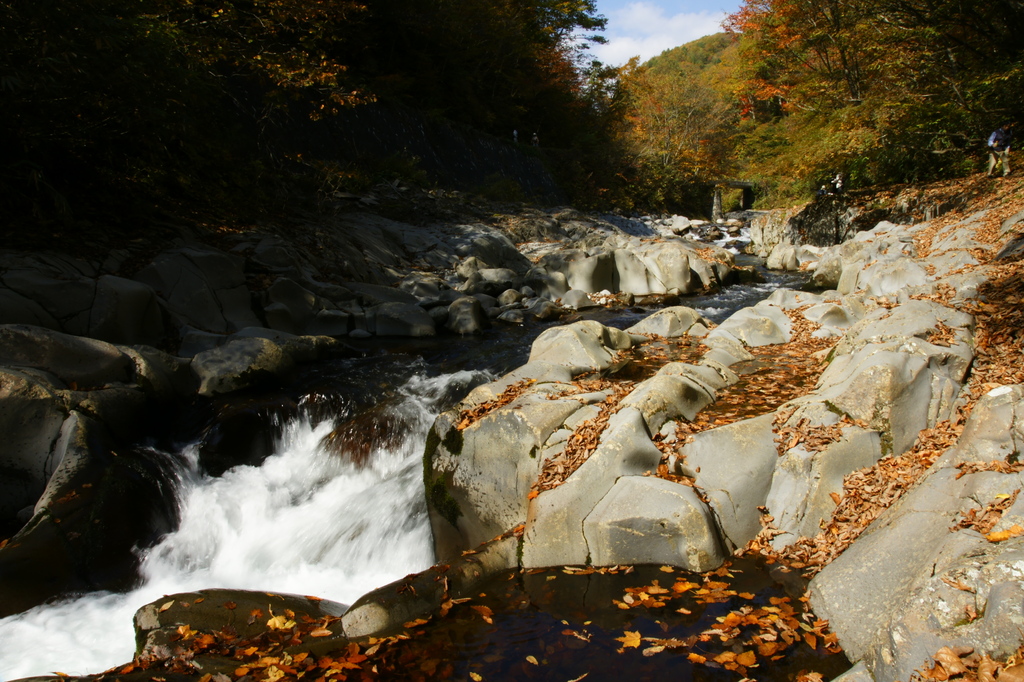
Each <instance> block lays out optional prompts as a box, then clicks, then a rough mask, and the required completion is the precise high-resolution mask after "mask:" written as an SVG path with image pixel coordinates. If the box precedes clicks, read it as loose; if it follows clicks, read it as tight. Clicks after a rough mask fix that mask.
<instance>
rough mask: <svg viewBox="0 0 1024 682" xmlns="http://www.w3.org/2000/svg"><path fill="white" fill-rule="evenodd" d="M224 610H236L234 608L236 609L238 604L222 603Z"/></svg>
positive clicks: (231, 602)
mask: <svg viewBox="0 0 1024 682" xmlns="http://www.w3.org/2000/svg"><path fill="white" fill-rule="evenodd" d="M224 608H226V609H236V608H238V604H236V603H235V602H233V601H226V602H224Z"/></svg>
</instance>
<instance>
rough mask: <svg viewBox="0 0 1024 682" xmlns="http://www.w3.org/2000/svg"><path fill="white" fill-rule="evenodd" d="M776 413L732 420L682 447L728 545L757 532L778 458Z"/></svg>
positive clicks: (743, 541)
mask: <svg viewBox="0 0 1024 682" xmlns="http://www.w3.org/2000/svg"><path fill="white" fill-rule="evenodd" d="M774 418H775V415H774V414H766V415H762V416H760V417H754V418H753V419H744V420H743V421H739V422H733V423H732V424H728V425H726V426H720V427H718V428H716V429H711V430H709V431H703V432H701V433H698V434H696V435H694V437H693V442H691V443H689V444H687V445H685V446H684V447H683V450H682V452H683V455H684V456H685V457H686V463H687V465H688V466H689V467H690V468H691V469H693V470H694V471H695V472H697V477H696V478H697V486H698V487H699V488H701V489H702V490H703V491H704V492H705V494H706V495H707V497H708V500H709V501H710V503H711V508H712V509H713V510H714V512H715V516H716V518H717V519H718V523H719V526H720V528H721V531H722V535H723V539H724V540H725V542H726V546H727V547H728V548H729V549H730V550H733V549H737V548H740V547H743V546H744V545H746V544H747V543H748V542H750V541H751V540H752V539H754V537H755V536H756V535H757V534H758V533H759V532H760V531H761V522H760V518H761V515H760V513H759V512H758V509H757V508H758V507H763V506H764V504H765V501H766V500H767V498H768V492H769V490H770V489H771V480H772V472H773V471H774V469H775V464H776V462H777V461H778V459H779V453H778V451H777V450H776V448H775V441H774V434H773V433H772V420H773V419H774Z"/></svg>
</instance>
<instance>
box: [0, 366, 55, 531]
mask: <svg viewBox="0 0 1024 682" xmlns="http://www.w3.org/2000/svg"><path fill="white" fill-rule="evenodd" d="M67 412H68V410H67V407H66V405H65V402H64V400H63V399H62V397H61V396H60V395H59V394H58V393H57V392H56V391H55V390H54V389H53V388H52V387H51V386H48V385H47V384H45V383H43V382H41V381H40V380H39V379H38V378H36V377H32V376H29V375H26V374H23V373H21V372H18V371H16V370H12V369H6V368H0V433H3V434H4V443H3V446H2V447H0V518H5V519H11V518H14V516H15V514H17V513H18V511H19V510H21V509H22V508H24V507H26V506H29V505H33V504H35V502H36V500H37V499H38V498H39V495H40V494H41V493H42V491H43V488H44V487H45V486H46V482H47V480H49V478H50V475H51V474H52V473H53V472H54V470H55V469H56V467H57V464H58V463H59V460H60V457H59V456H55V455H54V454H53V449H54V444H55V443H56V441H57V440H58V438H59V435H60V432H61V426H62V425H63V423H64V420H65V418H66V416H67Z"/></svg>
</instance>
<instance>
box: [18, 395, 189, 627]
mask: <svg viewBox="0 0 1024 682" xmlns="http://www.w3.org/2000/svg"><path fill="white" fill-rule="evenodd" d="M54 453H55V460H56V461H58V462H59V463H60V464H59V466H58V468H57V470H56V471H55V472H54V474H53V476H52V477H51V479H50V481H49V482H48V483H47V487H46V490H45V491H44V492H43V494H42V496H41V497H40V499H39V502H38V503H37V504H36V507H35V513H34V515H33V517H32V519H31V520H30V521H29V522H28V523H27V524H26V526H25V527H24V528H22V529H21V531H19V532H18V534H17V535H15V536H14V537H13V538H11V540H10V542H9V543H8V544H7V546H6V547H4V548H2V549H0V616H7V615H10V614H12V613H17V612H19V611H22V610H24V609H27V608H30V607H32V606H35V605H37V604H40V603H42V602H44V601H46V600H48V599H50V598H52V597H55V596H58V595H61V594H64V593H67V592H69V591H77V590H98V589H107V590H122V589H126V588H128V587H129V586H130V585H132V584H133V583H134V581H135V580H136V579H137V576H136V569H137V567H138V563H139V555H138V553H137V552H136V549H137V548H139V547H147V546H149V545H151V544H152V543H153V542H155V541H156V540H157V539H158V538H159V537H160V536H162V535H163V534H165V533H167V532H169V531H170V530H171V529H172V528H173V526H174V524H175V516H176V510H175V502H174V499H173V494H172V493H171V491H170V490H169V489H168V488H167V486H166V485H165V483H164V481H165V479H166V478H167V477H168V476H169V475H170V471H169V466H170V465H169V463H168V462H166V461H165V460H163V459H162V458H161V457H160V455H159V454H156V453H153V452H147V451H142V450H132V449H123V448H118V449H117V451H116V454H115V450H114V449H113V444H112V441H111V440H110V437H109V434H108V433H107V432H106V430H105V429H104V428H103V426H102V425H101V424H99V423H97V422H96V421H94V420H92V419H90V418H88V417H85V416H84V415H81V414H79V413H75V412H73V413H72V414H71V415H70V416H69V417H68V419H67V420H66V421H65V423H64V424H63V425H62V428H61V432H60V438H59V439H58V441H57V443H56V444H55V446H54ZM98 519H102V523H96V520H98Z"/></svg>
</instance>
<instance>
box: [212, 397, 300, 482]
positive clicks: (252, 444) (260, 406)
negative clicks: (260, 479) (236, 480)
mask: <svg viewBox="0 0 1024 682" xmlns="http://www.w3.org/2000/svg"><path fill="white" fill-rule="evenodd" d="M297 413H298V405H297V404H296V403H295V402H294V401H293V400H291V399H289V398H281V399H277V400H274V399H257V398H235V399H232V398H221V399H220V400H219V401H218V404H217V405H216V406H215V407H214V416H213V419H212V420H211V423H210V424H209V426H207V427H206V428H205V429H204V430H203V433H202V435H201V440H200V443H199V463H200V465H201V466H202V467H203V470H204V471H206V473H208V474H210V475H211V476H220V475H221V474H223V473H224V472H225V471H227V470H228V469H230V468H232V467H235V466H238V465H243V464H244V465H249V466H259V465H260V464H262V463H263V460H265V459H266V458H267V457H269V456H270V455H272V454H273V453H274V447H275V444H276V442H277V441H278V439H280V437H281V432H282V428H283V426H284V423H285V422H286V421H287V419H289V418H290V417H293V416H295V415H296V414H297Z"/></svg>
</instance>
